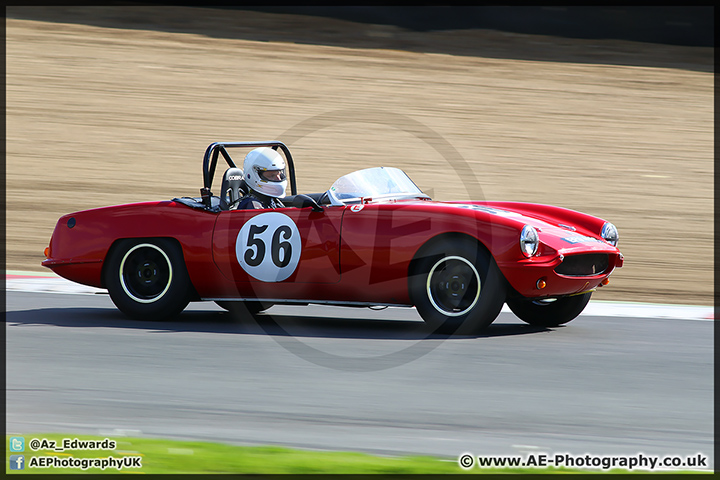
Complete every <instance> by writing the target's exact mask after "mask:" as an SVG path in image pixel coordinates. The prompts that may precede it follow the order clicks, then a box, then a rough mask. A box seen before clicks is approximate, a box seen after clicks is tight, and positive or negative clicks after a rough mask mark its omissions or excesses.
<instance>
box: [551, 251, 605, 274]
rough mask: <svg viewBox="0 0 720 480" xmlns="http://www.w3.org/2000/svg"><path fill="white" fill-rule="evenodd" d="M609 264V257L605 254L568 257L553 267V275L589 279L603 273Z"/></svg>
mask: <svg viewBox="0 0 720 480" xmlns="http://www.w3.org/2000/svg"><path fill="white" fill-rule="evenodd" d="M609 264H610V259H609V256H608V255H607V254H605V253H587V254H581V255H568V256H567V257H565V259H564V260H563V262H562V263H561V264H560V265H558V266H557V267H555V273H557V274H558V275H565V276H568V277H589V276H592V275H600V274H601V273H604V272H605V270H607V269H608V266H609Z"/></svg>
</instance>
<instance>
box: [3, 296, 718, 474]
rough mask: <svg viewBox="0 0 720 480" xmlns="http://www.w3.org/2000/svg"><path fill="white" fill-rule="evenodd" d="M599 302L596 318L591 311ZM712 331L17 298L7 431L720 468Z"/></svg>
mask: <svg viewBox="0 0 720 480" xmlns="http://www.w3.org/2000/svg"><path fill="white" fill-rule="evenodd" d="M591 305H592V304H591ZM712 327H713V325H712V321H701V320H688V319H685V320H683V319H672V318H665V319H662V318H639V317H636V318H627V317H600V316H592V315H582V316H581V317H579V318H578V319H576V320H574V321H573V322H572V323H570V324H568V325H567V326H565V327H559V328H552V329H540V328H535V327H531V326H528V325H525V324H524V323H522V322H521V321H519V320H518V319H517V318H516V317H515V316H514V315H512V314H510V313H502V314H501V315H500V317H499V318H498V319H497V320H496V322H495V323H494V324H493V325H491V327H490V328H489V329H488V330H487V332H486V333H485V334H483V335H480V336H477V337H458V338H445V337H439V336H432V335H431V336H430V337H429V338H427V337H428V333H427V331H426V330H425V329H424V327H423V324H422V323H421V321H420V319H419V316H418V315H417V313H416V312H415V311H414V310H412V309H400V308H390V309H386V310H381V311H371V310H368V309H348V308H340V307H319V306H318V307H314V306H309V307H284V306H276V307H273V308H271V309H270V310H268V312H267V314H264V315H260V316H258V320H257V322H253V321H246V322H245V323H237V322H235V321H234V319H233V318H232V316H231V315H230V314H229V313H226V312H224V311H223V310H221V309H220V308H219V307H217V306H215V305H214V304H213V303H207V302H202V303H196V304H191V306H190V307H189V308H188V309H187V310H186V311H185V312H184V313H183V314H182V315H181V316H180V317H179V318H178V319H177V320H176V321H173V322H163V323H160V322H137V321H131V320H128V319H126V318H125V317H124V316H123V315H122V314H121V313H120V312H119V311H117V310H116V309H115V307H114V306H113V305H112V303H111V301H110V299H109V298H108V297H107V295H98V294H95V295H92V294H90V295H62V294H51V293H28V292H8V297H7V329H6V332H7V432H8V433H23V434H29V433H32V432H38V433H40V432H75V433H91V434H101V435H109V436H113V435H114V436H116V437H117V436H122V435H129V436H147V437H169V438H184V439H196V440H203V439H205V440H212V441H220V442H227V443H234V444H282V445H289V446H294V447H299V448H305V449H327V450H359V451H366V452H372V453H376V454H383V455H399V454H416V453H419V454H430V455H439V456H448V457H452V458H457V457H458V455H460V454H461V453H464V452H471V453H473V454H475V455H491V454H524V453H527V452H547V453H550V454H552V453H558V452H568V453H571V454H575V455H583V454H586V453H590V454H593V455H604V454H614V455H634V454H637V453H638V452H642V453H645V454H648V455H694V454H696V453H703V454H705V455H707V456H708V457H709V458H710V460H709V461H710V464H711V465H710V467H711V468H712V463H713V458H712V457H713V452H712V450H713V426H712V425H713V422H712V419H713V383H712V378H713V377H712V375H713V344H712V343H713V342H712V338H713V335H712Z"/></svg>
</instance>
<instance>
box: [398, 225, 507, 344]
mask: <svg viewBox="0 0 720 480" xmlns="http://www.w3.org/2000/svg"><path fill="white" fill-rule="evenodd" d="M409 286H410V295H411V298H412V301H413V303H414V304H415V307H416V308H417V310H418V313H419V314H420V316H421V317H422V318H423V320H424V321H425V322H426V323H427V324H428V325H430V326H431V327H432V328H434V329H435V330H436V331H439V332H442V333H460V334H473V333H477V332H480V331H481V330H483V329H484V328H486V327H487V326H488V325H490V324H491V323H492V322H493V321H494V320H495V318H497V316H498V314H499V313H500V310H501V309H502V306H503V303H504V302H505V281H504V278H503V276H502V274H501V273H500V270H499V269H498V267H497V264H496V263H495V260H494V259H493V258H492V256H491V255H490V254H489V253H488V252H487V251H486V250H485V249H484V248H483V247H482V246H480V245H478V244H477V243H476V242H474V241H471V240H465V239H452V240H449V241H447V242H446V243H442V244H440V243H436V244H434V245H432V246H430V247H428V248H427V249H425V251H421V253H420V254H419V257H418V260H417V263H416V264H415V266H414V274H412V275H411V277H410V280H409Z"/></svg>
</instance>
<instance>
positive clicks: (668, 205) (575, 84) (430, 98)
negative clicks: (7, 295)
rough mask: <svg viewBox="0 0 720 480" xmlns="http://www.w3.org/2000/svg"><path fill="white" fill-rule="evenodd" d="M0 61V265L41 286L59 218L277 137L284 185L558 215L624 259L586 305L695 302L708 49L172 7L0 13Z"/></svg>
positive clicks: (709, 293) (707, 195) (705, 285)
mask: <svg viewBox="0 0 720 480" xmlns="http://www.w3.org/2000/svg"><path fill="white" fill-rule="evenodd" d="M160 26H161V27H162V28H159V27H160ZM6 48H7V56H6V68H7V73H6V81H7V110H6V121H7V142H6V143H7V160H6V161H7V177H6V189H7V192H6V198H7V249H8V251H7V268H8V269H11V270H13V269H14V270H41V269H42V267H41V266H40V262H41V261H42V259H43V258H44V257H43V255H42V251H43V249H44V248H45V246H46V245H47V244H48V241H49V238H50V235H51V233H52V230H53V228H54V225H55V222H56V220H57V218H58V217H59V216H60V215H62V214H64V213H69V212H72V211H77V210H83V209H86V208H91V207H97V206H104V205H111V204H118V203H128V202H137V201H145V200H164V199H169V198H172V197H175V196H184V195H191V196H197V195H198V194H199V188H200V187H201V159H202V155H203V153H204V150H205V148H206V147H207V145H208V144H210V143H211V142H213V141H220V140H222V141H234V140H261V139H263V140H270V139H279V140H283V141H288V139H290V140H292V142H288V143H289V146H290V148H291V150H292V152H293V156H294V157H295V160H296V165H297V171H298V183H299V185H300V190H301V191H323V190H325V189H327V188H328V187H329V185H330V184H331V183H332V181H333V180H334V179H335V178H336V177H338V176H340V175H342V174H345V173H348V172H350V171H352V170H356V169H359V168H363V167H366V166H376V165H391V166H398V167H400V168H403V169H405V170H406V171H407V172H408V174H409V175H410V176H411V178H413V179H414V180H415V181H416V183H418V185H420V187H421V188H423V189H426V190H432V193H433V196H434V197H435V198H437V199H441V200H443V199H447V200H449V199H466V198H472V199H483V198H484V199H488V200H516V201H524V202H537V203H548V204H554V205H559V206H564V207H567V208H572V209H576V210H580V211H583V212H587V213H590V214H594V215H597V216H600V217H602V218H605V219H607V220H610V221H612V222H613V223H615V224H616V225H617V226H618V229H619V230H620V235H621V240H620V246H621V250H622V251H623V253H624V255H625V257H626V263H625V267H623V268H622V269H620V270H618V271H617V272H616V273H615V274H614V275H613V277H612V281H611V284H610V286H609V287H607V288H604V289H601V290H600V291H599V292H598V293H597V294H596V295H595V297H594V298H598V299H604V300H624V301H652V302H661V303H685V304H705V305H711V304H712V302H713V243H714V234H713V219H714V216H713V203H714V202H713V195H714V190H713V154H714V152H713V114H714V112H713V73H712V71H713V68H714V66H713V49H712V48H700V47H674V46H666V45H654V44H645V43H638V42H623V41H615V40H608V41H597V40H573V39H560V38H553V37H544V36H532V35H519V34H508V33H502V32H493V31H487V30H477V31H454V32H449V31H446V32H425V33H420V32H410V31H406V30H402V29H399V28H396V27H390V26H379V25H362V24H355V23H352V22H345V21H339V20H330V19H317V18H312V17H306V16H296V15H273V14H263V13H257V12H255V13H252V12H242V11H230V12H228V11H222V10H216V9H202V8H190V7H188V8H181V7H82V8H81V7H8V8H7V18H6ZM339 111H342V112H350V114H349V115H345V116H342V117H338V116H336V118H337V121H336V122H331V123H330V124H328V125H326V126H324V128H321V129H318V130H316V131H311V130H308V131H306V132H305V133H307V135H306V136H304V137H303V138H298V136H297V135H295V134H296V133H297V132H298V130H297V128H298V127H297V126H298V124H301V125H302V124H303V122H307V121H309V120H310V119H313V118H315V117H317V116H318V115H321V116H322V115H328V114H331V115H332V114H333V112H339ZM398 119H400V120H398ZM403 119H405V120H403ZM398 121H399V122H400V123H398ZM414 122H420V123H421V124H422V125H424V126H426V127H427V128H429V129H430V130H431V131H433V132H435V133H436V134H437V135H438V136H439V137H442V138H443V139H445V140H446V141H447V142H449V143H450V145H452V146H453V147H454V149H456V150H457V151H458V152H459V153H460V154H461V156H462V158H463V159H464V161H466V162H467V164H468V165H470V167H471V168H472V170H473V171H474V173H475V175H476V176H477V179H478V182H479V185H478V188H475V189H470V191H468V189H466V188H465V184H464V183H463V182H461V181H460V180H459V179H458V178H457V174H456V172H455V170H454V169H453V168H452V166H451V165H449V164H448V162H447V160H446V159H445V158H444V157H443V156H442V155H441V154H440V153H439V152H438V151H436V150H435V149H433V148H431V147H429V146H428V144H427V143H426V142H425V141H423V139H422V138H420V137H419V136H418V135H415V134H413V133H412V132H408V131H405V127H407V126H408V125H412V124H413V123H414ZM231 153H232V152H231ZM238 155H239V154H238ZM241 158H242V157H241V156H238V158H237V159H238V160H240V159H241Z"/></svg>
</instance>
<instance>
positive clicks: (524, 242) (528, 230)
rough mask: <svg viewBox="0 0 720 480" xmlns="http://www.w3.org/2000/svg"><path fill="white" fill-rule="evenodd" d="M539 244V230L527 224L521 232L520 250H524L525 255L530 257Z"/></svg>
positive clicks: (535, 251)
mask: <svg viewBox="0 0 720 480" xmlns="http://www.w3.org/2000/svg"><path fill="white" fill-rule="evenodd" d="M539 244H540V241H539V240H538V233H537V230H535V228H534V227H531V226H530V225H525V226H524V227H523V229H522V232H521V233H520V250H522V253H523V255H525V256H526V257H528V258H530V257H532V256H533V255H535V254H536V253H537V251H538V245H539Z"/></svg>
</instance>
